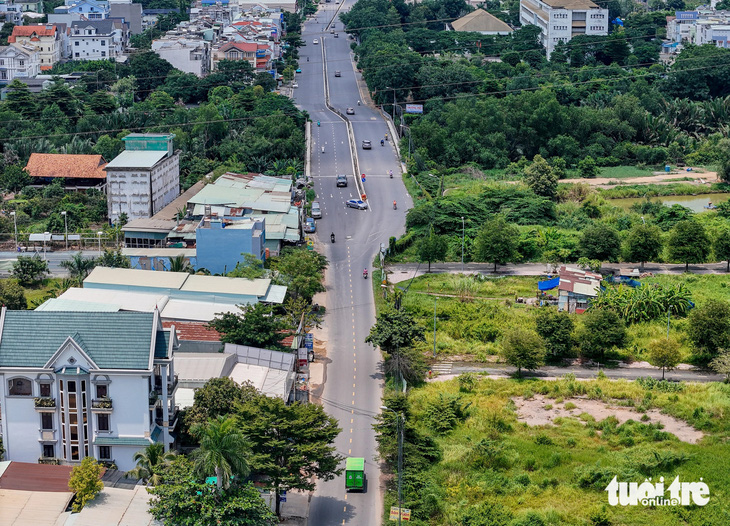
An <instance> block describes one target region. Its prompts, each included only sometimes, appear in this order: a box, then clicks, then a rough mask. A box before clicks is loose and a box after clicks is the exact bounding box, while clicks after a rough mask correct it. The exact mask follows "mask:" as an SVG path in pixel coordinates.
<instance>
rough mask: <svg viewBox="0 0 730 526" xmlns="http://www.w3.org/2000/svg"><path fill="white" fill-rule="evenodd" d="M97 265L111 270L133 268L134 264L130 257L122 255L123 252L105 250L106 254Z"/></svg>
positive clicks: (99, 259)
mask: <svg viewBox="0 0 730 526" xmlns="http://www.w3.org/2000/svg"><path fill="white" fill-rule="evenodd" d="M97 265H98V266H100V267H109V268H131V266H132V262H131V260H130V259H129V257H128V256H125V255H124V254H122V251H121V250H109V249H108V248H105V249H104V252H102V254H101V256H99V258H98V261H97Z"/></svg>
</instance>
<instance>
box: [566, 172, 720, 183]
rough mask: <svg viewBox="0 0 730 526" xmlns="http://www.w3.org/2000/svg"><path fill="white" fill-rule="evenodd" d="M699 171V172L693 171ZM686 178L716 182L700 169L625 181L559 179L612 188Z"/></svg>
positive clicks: (711, 175)
mask: <svg viewBox="0 0 730 526" xmlns="http://www.w3.org/2000/svg"><path fill="white" fill-rule="evenodd" d="M695 170H699V171H695ZM686 177H694V181H686V182H687V183H689V184H710V183H716V182H717V173H716V172H704V171H701V169H697V168H692V171H691V172H687V171H684V172H669V173H666V172H654V175H648V176H646V177H627V178H625V179H618V178H616V177H596V178H594V179H586V178H584V177H581V178H578V179H561V180H560V182H561V183H568V184H578V183H586V184H589V185H591V186H606V187H614V186H617V184H616V183H618V184H620V185H623V184H662V183H664V184H669V183H672V182H677V181H676V180H677V179H684V178H686Z"/></svg>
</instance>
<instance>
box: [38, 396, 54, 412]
mask: <svg viewBox="0 0 730 526" xmlns="http://www.w3.org/2000/svg"><path fill="white" fill-rule="evenodd" d="M33 402H34V404H35V406H36V407H37V408H43V409H55V408H56V399H55V398H51V397H50V396H38V397H36V398H35V399H34V400H33Z"/></svg>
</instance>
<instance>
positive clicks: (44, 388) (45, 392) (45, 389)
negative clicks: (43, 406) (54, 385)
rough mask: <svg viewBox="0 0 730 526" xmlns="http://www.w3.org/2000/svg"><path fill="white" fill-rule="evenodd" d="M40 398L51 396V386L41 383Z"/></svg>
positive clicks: (47, 383)
mask: <svg viewBox="0 0 730 526" xmlns="http://www.w3.org/2000/svg"><path fill="white" fill-rule="evenodd" d="M40 395H41V396H51V384H50V383H49V382H43V383H41V385H40Z"/></svg>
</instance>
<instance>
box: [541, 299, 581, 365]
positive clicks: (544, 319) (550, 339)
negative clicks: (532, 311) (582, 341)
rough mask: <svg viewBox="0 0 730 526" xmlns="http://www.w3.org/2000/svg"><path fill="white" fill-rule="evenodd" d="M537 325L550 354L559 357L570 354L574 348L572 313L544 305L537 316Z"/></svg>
mask: <svg viewBox="0 0 730 526" xmlns="http://www.w3.org/2000/svg"><path fill="white" fill-rule="evenodd" d="M535 325H536V328H537V333H538V334H539V335H540V336H541V337H542V339H543V340H545V347H546V350H547V352H548V353H549V354H551V355H553V356H558V357H566V356H570V353H571V351H572V349H573V328H574V324H573V320H572V318H571V317H570V314H568V313H567V312H558V311H557V310H555V309H553V308H550V307H543V308H541V309H540V310H539V311H538V313H537V316H536V317H535Z"/></svg>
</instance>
